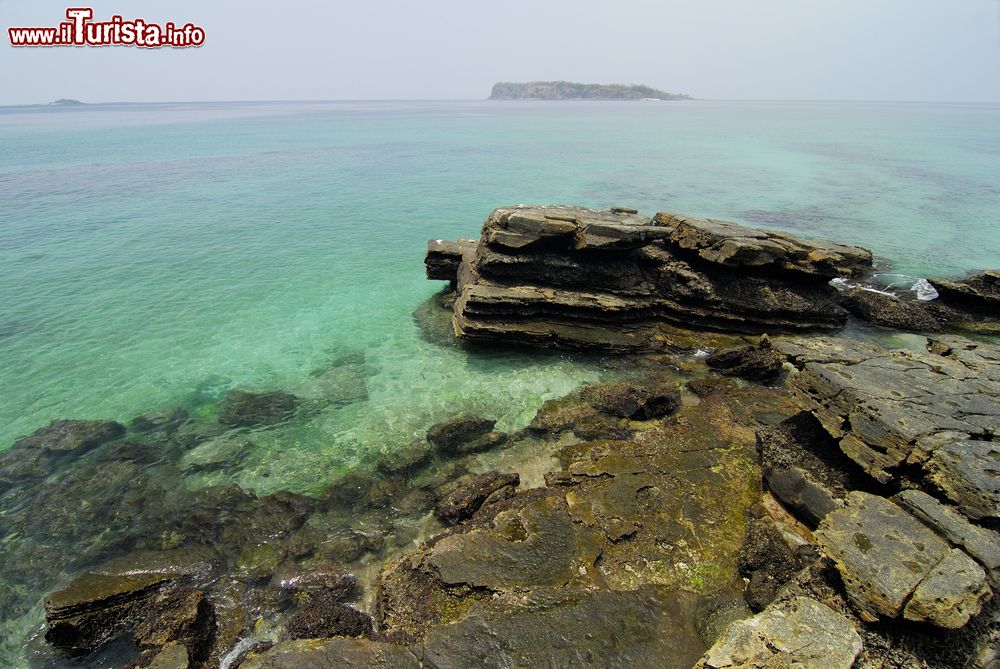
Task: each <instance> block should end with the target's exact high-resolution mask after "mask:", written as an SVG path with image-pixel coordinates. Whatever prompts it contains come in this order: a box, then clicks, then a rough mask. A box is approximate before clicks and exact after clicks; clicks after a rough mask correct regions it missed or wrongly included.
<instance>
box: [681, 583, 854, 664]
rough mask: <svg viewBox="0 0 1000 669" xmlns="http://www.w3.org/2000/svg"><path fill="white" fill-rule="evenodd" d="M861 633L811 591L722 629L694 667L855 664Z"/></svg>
mask: <svg viewBox="0 0 1000 669" xmlns="http://www.w3.org/2000/svg"><path fill="white" fill-rule="evenodd" d="M861 645H862V644H861V636H860V635H859V634H858V632H857V630H856V629H855V628H854V625H853V624H852V623H851V621H849V620H848V619H847V618H845V617H844V616H842V615H841V614H839V613H837V612H836V611H834V610H833V609H831V608H830V607H829V606H826V605H825V604H821V603H820V602H817V601H815V600H812V599H809V598H807V597H795V598H793V599H789V600H784V601H781V602H777V603H775V604H773V605H771V606H769V607H768V608H767V609H765V610H764V611H762V612H761V613H759V614H758V615H756V616H754V617H753V618H748V619H747V620H740V621H737V622H735V623H733V624H731V625H730V626H729V627H727V628H726V630H725V631H724V632H723V634H722V636H721V638H719V640H718V641H716V642H715V645H713V646H712V647H711V648H709V649H708V652H706V653H705V655H703V656H702V658H701V660H700V661H699V662H698V664H696V665H695V667H696V669H737V668H739V669H767V668H768V667H785V666H787V667H801V669H851V667H852V666H854V660H855V659H856V658H857V656H858V654H859V653H860V652H861Z"/></svg>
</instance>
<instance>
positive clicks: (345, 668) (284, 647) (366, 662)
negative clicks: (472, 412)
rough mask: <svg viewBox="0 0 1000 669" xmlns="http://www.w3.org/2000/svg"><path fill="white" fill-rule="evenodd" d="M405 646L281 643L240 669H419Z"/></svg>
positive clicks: (361, 641) (349, 641)
mask: <svg viewBox="0 0 1000 669" xmlns="http://www.w3.org/2000/svg"><path fill="white" fill-rule="evenodd" d="M420 666H421V663H420V661H419V660H418V659H417V657H416V656H415V655H414V654H413V653H412V652H411V651H410V650H409V649H407V648H406V647H405V646H397V645H394V644H389V643H380V642H377V641H368V640H365V639H343V638H340V639H307V640H301V641H283V642H281V643H279V644H277V645H275V646H274V647H272V648H271V649H269V650H267V651H264V652H263V653H260V654H258V655H255V656H253V657H250V658H248V659H247V660H244V661H243V663H242V664H240V669H420Z"/></svg>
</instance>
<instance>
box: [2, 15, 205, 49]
mask: <svg viewBox="0 0 1000 669" xmlns="http://www.w3.org/2000/svg"><path fill="white" fill-rule="evenodd" d="M66 18H67V19H69V20H68V21H64V22H62V23H60V24H59V25H58V26H56V27H54V28H51V27H50V28H8V29H7V35H8V36H9V37H10V44H11V46H138V47H144V48H147V49H159V48H162V47H173V48H184V47H192V46H194V47H197V46H201V45H202V44H204V43H205V29H204V28H202V27H200V26H196V25H194V24H193V23H186V24H184V25H183V26H180V25H177V24H176V23H174V22H172V21H170V22H167V23H165V24H163V25H159V24H157V23H151V22H149V21H146V20H145V19H132V20H130V21H126V20H125V19H123V18H122V17H121V16H117V15H115V16H112V17H111V19H110V20H109V21H93V20H92V19H93V18H94V10H93V9H91V8H90V7H70V8H69V9H67V10H66Z"/></svg>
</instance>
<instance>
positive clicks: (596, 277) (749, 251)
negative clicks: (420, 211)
mask: <svg viewBox="0 0 1000 669" xmlns="http://www.w3.org/2000/svg"><path fill="white" fill-rule="evenodd" d="M425 263H426V267H427V276H428V278H429V279H439V280H447V281H449V282H451V284H452V286H453V287H454V288H455V290H456V291H457V299H456V301H455V303H454V314H453V319H452V324H453V327H454V330H455V333H456V334H457V335H458V336H460V337H463V338H465V339H469V340H477V341H504V342H510V343H517V344H524V343H534V344H540V345H555V346H560V347H565V348H574V349H603V350H613V351H632V350H655V349H660V348H664V347H669V341H670V332H671V329H672V328H675V327H682V328H692V327H693V328H705V329H713V330H718V331H723V332H739V333H761V332H776V331H778V332H780V331H786V332H787V331H803V330H815V329H824V330H829V329H834V328H838V327H840V326H842V325H843V324H844V323H845V322H846V319H847V311H846V310H845V309H843V308H842V307H840V306H838V304H837V297H838V296H837V291H836V290H835V289H834V288H833V287H832V286H830V285H829V281H830V280H831V279H832V278H837V277H851V276H857V275H861V274H864V273H866V272H868V271H870V269H871V266H872V254H871V252H869V251H868V250H866V249H862V248H859V247H854V246H845V245H840V244H834V243H829V242H814V241H808V240H805V239H801V238H798V237H793V236H791V235H786V234H783V233H778V232H771V231H765V230H758V229H755V228H748V227H745V226H741V225H737V224H735V223H729V222H726V221H717V220H712V219H705V218H697V217H693V216H681V215H677V214H669V213H660V214H657V215H656V216H655V217H652V218H650V217H646V216H641V215H639V214H638V213H637V212H635V210H631V209H612V210H611V211H595V210H591V209H584V208H581V207H571V206H525V205H519V206H515V207H504V208H500V209H497V210H496V211H494V212H493V213H492V214H490V216H489V217H488V218H487V219H486V222H485V224H484V225H483V228H482V235H481V237H480V239H479V240H478V242H472V241H470V240H465V239H463V240H459V241H458V242H446V241H444V240H433V241H431V242H430V243H429V244H428V249H427V256H426V260H425Z"/></svg>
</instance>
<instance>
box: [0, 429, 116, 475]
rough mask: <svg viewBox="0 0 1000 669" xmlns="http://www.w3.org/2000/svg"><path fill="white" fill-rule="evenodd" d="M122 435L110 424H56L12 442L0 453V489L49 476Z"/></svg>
mask: <svg viewBox="0 0 1000 669" xmlns="http://www.w3.org/2000/svg"><path fill="white" fill-rule="evenodd" d="M124 435H125V427H124V426H123V425H121V424H120V423H116V422H115V421H110V420H56V421H52V422H51V423H49V424H48V425H46V426H45V427H42V428H39V429H37V430H35V431H34V432H32V433H31V434H30V435H28V436H26V437H21V438H20V439H18V440H17V441H15V442H14V445H13V446H11V447H10V450H8V451H6V452H5V453H0V489H2V487H3V486H4V484H9V483H13V482H16V481H21V480H24V479H28V478H41V477H43V476H47V475H48V474H51V473H52V472H53V471H54V470H55V468H56V467H57V466H58V465H59V463H61V462H66V461H69V460H72V459H73V458H78V457H80V456H81V455H83V454H84V453H87V452H88V451H90V450H92V449H94V448H97V447H98V446H101V445H102V444H105V443H107V442H109V441H113V440H115V439H118V438H120V437H122V436H124Z"/></svg>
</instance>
